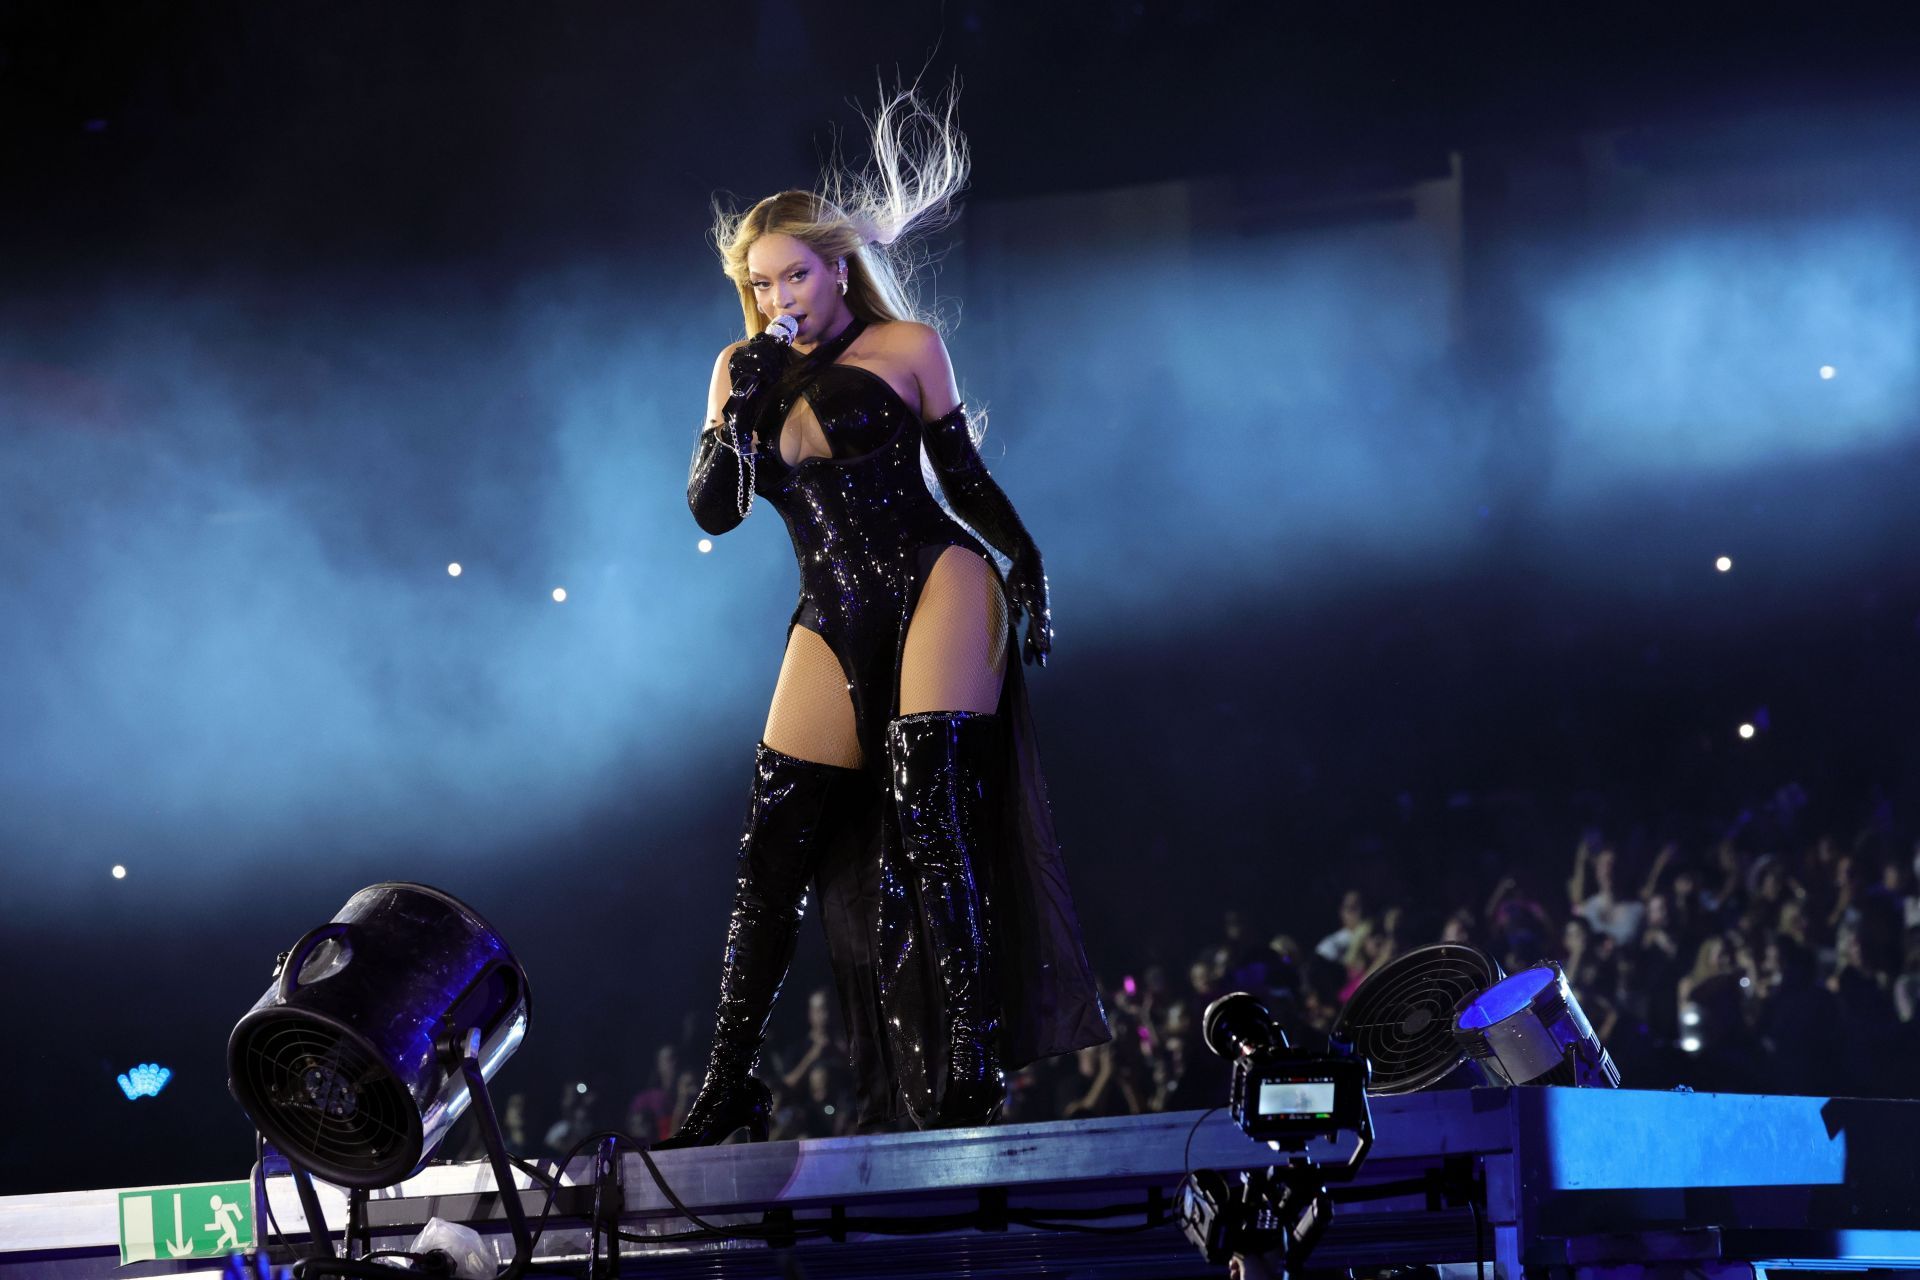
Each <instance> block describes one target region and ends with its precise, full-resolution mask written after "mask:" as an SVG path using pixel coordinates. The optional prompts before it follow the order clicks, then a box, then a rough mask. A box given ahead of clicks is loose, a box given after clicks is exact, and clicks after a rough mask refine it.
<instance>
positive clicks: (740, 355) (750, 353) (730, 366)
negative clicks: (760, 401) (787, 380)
mask: <svg viewBox="0 0 1920 1280" xmlns="http://www.w3.org/2000/svg"><path fill="white" fill-rule="evenodd" d="M792 362H793V348H792V347H790V346H788V345H787V344H786V343H784V342H782V341H780V340H779V339H778V338H776V337H774V336H773V334H772V333H770V332H769V331H767V330H765V329H762V330H761V331H760V332H759V333H756V334H754V335H753V337H751V338H749V339H747V340H746V341H745V342H743V343H741V344H740V345H739V346H738V347H736V348H735V349H734V352H733V354H732V355H731V356H729V357H728V358H727V373H728V375H729V376H730V377H731V378H732V380H733V401H734V403H735V404H738V403H740V402H741V401H743V400H752V399H755V398H757V397H758V396H759V394H760V393H761V392H762V391H766V390H770V389H771V388H772V387H773V384H774V382H775V381H776V380H778V378H779V377H780V375H781V374H782V373H784V372H786V369H787V366H788V365H789V364H791V363H792ZM741 420H742V421H743V422H747V423H748V425H751V419H747V418H742V419H741Z"/></svg>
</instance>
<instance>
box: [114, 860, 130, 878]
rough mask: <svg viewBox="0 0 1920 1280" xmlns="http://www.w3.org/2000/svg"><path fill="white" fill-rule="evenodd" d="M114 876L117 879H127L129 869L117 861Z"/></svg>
mask: <svg viewBox="0 0 1920 1280" xmlns="http://www.w3.org/2000/svg"><path fill="white" fill-rule="evenodd" d="M113 878H114V879H115V880H125V879H126V878H127V869H126V868H125V867H123V866H121V865H120V864H119V863H117V862H116V863H114V864H113Z"/></svg>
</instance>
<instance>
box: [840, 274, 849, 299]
mask: <svg viewBox="0 0 1920 1280" xmlns="http://www.w3.org/2000/svg"><path fill="white" fill-rule="evenodd" d="M840 296H841V297H843V298H844V297H846V296H847V278H846V277H845V276H841V277H840Z"/></svg>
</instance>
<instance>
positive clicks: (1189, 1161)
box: [1180, 1107, 1226, 1177]
mask: <svg viewBox="0 0 1920 1280" xmlns="http://www.w3.org/2000/svg"><path fill="white" fill-rule="evenodd" d="M1225 1110H1226V1108H1225V1107H1208V1108H1207V1109H1206V1110H1205V1111H1202V1112H1201V1113H1200V1118H1199V1119H1198V1120H1195V1121H1194V1122H1193V1128H1191V1129H1189V1130H1187V1145H1186V1147H1185V1149H1184V1150H1182V1151H1181V1153H1180V1176H1181V1177H1185V1176H1186V1175H1187V1174H1189V1173H1192V1172H1193V1135H1194V1134H1196V1133H1198V1132H1200V1126H1201V1125H1203V1124H1205V1123H1206V1122H1207V1117H1208V1116H1210V1115H1212V1114H1213V1113H1214V1112H1216V1111H1225Z"/></svg>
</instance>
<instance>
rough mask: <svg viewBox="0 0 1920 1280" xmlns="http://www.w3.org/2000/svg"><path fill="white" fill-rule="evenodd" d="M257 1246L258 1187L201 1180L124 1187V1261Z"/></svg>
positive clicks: (213, 1255)
mask: <svg viewBox="0 0 1920 1280" xmlns="http://www.w3.org/2000/svg"><path fill="white" fill-rule="evenodd" d="M252 1247H253V1188H252V1186H251V1185H250V1184H248V1183H245V1182H198V1183H194V1184H193V1185H192V1186H186V1187H149V1188H147V1189H146V1190H144V1191H122V1192H121V1193H120V1265H121V1266H123V1267H124V1266H125V1265H127V1264H128V1263H129V1262H153V1261H164V1260H166V1259H170V1258H223V1257H225V1256H226V1255H227V1254H229V1253H232V1252H234V1251H235V1250H237V1249H250V1248H252Z"/></svg>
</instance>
